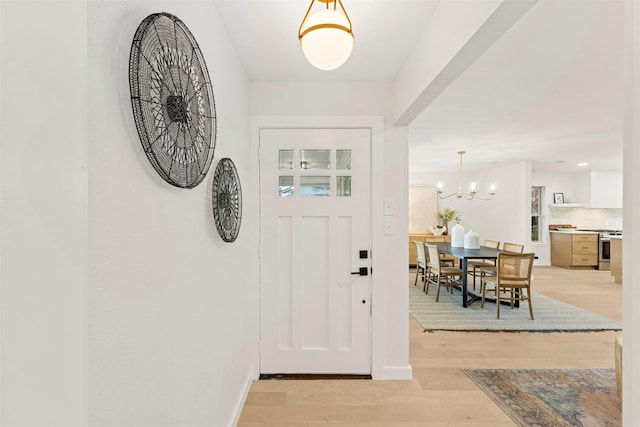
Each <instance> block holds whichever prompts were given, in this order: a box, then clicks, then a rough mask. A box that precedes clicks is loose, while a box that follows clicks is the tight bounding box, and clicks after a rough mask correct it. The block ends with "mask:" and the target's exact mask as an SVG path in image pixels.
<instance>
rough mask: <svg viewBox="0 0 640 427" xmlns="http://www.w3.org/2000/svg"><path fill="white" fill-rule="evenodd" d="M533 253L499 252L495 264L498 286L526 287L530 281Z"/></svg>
mask: <svg viewBox="0 0 640 427" xmlns="http://www.w3.org/2000/svg"><path fill="white" fill-rule="evenodd" d="M534 258H535V254H534V253H526V254H518V253H514V252H500V253H499V254H498V262H497V267H498V271H497V278H498V285H500V284H504V285H527V284H529V283H530V281H531V270H532V268H533V260H534Z"/></svg>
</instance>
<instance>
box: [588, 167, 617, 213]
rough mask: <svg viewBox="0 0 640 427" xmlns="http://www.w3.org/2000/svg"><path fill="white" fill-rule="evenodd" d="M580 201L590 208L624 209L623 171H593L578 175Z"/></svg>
mask: <svg viewBox="0 0 640 427" xmlns="http://www.w3.org/2000/svg"><path fill="white" fill-rule="evenodd" d="M578 179H579V181H580V182H579V184H581V185H578V186H577V187H578V188H580V195H579V200H580V201H582V203H583V204H584V206H585V207H589V208H622V171H621V170H608V171H591V172H585V173H580V174H578Z"/></svg>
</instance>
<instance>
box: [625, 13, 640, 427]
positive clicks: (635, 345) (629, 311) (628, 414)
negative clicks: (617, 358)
mask: <svg viewBox="0 0 640 427" xmlns="http://www.w3.org/2000/svg"><path fill="white" fill-rule="evenodd" d="M625 12H626V13H625V81H624V87H625V91H624V94H625V99H624V101H625V105H624V137H623V170H624V172H623V173H624V208H623V212H624V240H623V264H624V268H623V278H622V282H623V283H624V284H625V285H624V286H623V310H622V312H623V318H624V324H623V328H624V335H625V338H624V349H623V354H622V358H623V359H624V361H625V362H624V369H623V377H622V396H623V398H622V424H623V426H625V427H632V426H637V425H639V424H640V409H639V407H638V404H637V402H638V396H639V394H638V393H639V392H640V369H638V364H637V363H634V362H635V361H636V360H637V359H638V354H640V339H638V338H639V337H640V333H639V325H640V310H638V304H639V303H640V288H639V287H638V286H636V284H637V283H638V279H639V278H640V272H638V270H636V269H635V268H634V267H635V264H636V263H637V262H638V252H637V251H638V249H639V248H640V227H638V217H640V191H638V189H636V188H635V187H636V186H640V168H638V167H637V165H638V164H639V162H640V120H639V119H638V117H640V81H639V80H638V73H639V72H640V31H639V30H640V4H638V2H634V1H630V2H627V3H626V10H625Z"/></svg>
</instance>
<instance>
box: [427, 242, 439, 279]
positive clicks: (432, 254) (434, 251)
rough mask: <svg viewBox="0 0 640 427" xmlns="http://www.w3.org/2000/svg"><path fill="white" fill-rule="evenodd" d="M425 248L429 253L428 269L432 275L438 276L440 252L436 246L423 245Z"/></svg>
mask: <svg viewBox="0 0 640 427" xmlns="http://www.w3.org/2000/svg"><path fill="white" fill-rule="evenodd" d="M425 246H426V247H427V251H428V253H429V267H430V268H431V269H432V270H433V272H434V273H436V274H440V250H439V249H438V247H437V246H436V245H429V244H426V243H425Z"/></svg>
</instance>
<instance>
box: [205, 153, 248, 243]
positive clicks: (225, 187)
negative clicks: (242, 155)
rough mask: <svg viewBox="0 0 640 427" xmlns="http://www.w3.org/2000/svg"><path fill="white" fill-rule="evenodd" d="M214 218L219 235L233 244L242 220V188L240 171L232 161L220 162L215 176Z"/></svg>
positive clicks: (225, 159)
mask: <svg viewBox="0 0 640 427" xmlns="http://www.w3.org/2000/svg"><path fill="white" fill-rule="evenodd" d="M212 193H213V195H212V202H213V203H212V205H213V218H214V219H215V222H216V228H217V229H218V234H219V235H220V237H221V238H222V240H224V241H225V242H233V241H235V240H236V238H237V237H238V233H239V232H240V221H241V220H242V188H241V187H240V179H239V178H238V171H237V170H236V166H235V165H234V164H233V162H232V161H231V159H228V158H224V159H222V160H220V162H218V166H216V171H215V173H214V174H213V190H212Z"/></svg>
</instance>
